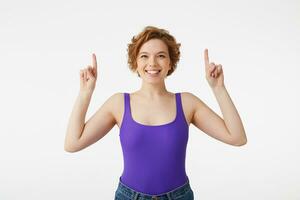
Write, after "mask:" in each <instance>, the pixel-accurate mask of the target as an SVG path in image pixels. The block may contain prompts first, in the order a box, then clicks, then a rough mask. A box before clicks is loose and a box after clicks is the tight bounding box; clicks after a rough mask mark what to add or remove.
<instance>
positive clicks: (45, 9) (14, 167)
mask: <svg viewBox="0 0 300 200" xmlns="http://www.w3.org/2000/svg"><path fill="white" fill-rule="evenodd" d="M283 2H284V3H283ZM0 25H1V26H0V67H1V77H0V92H1V99H0V102H1V103H0V120H1V130H0V134H1V140H0V199H1V200H17V199H28V200H29V199H30V200H40V199H43V200H52V199H72V200H82V199H89V200H99V199H113V198H114V192H115V190H116V188H117V184H118V180H119V176H120V175H121V173H122V170H123V160H122V159H123V158H122V149H121V145H120V142H119V136H118V133H119V129H118V127H117V126H115V127H114V128H113V129H112V130H111V131H110V132H109V133H108V134H107V135H106V136H105V137H104V138H102V139H101V140H99V141H98V142H97V143H95V144H93V145H91V146H89V147H87V148H86V149H84V150H82V151H79V152H77V153H73V154H72V153H68V152H65V151H64V148H63V147H64V137H65V132H66V127H67V122H68V118H69V115H70V113H71V110H72V107H73V104H74V102H75V99H76V97H77V94H78V91H79V70H80V69H81V68H84V67H86V65H88V64H90V63H91V54H92V53H93V52H94V53H95V54H96V55H97V58H98V64H99V68H98V70H99V79H98V81H97V86H96V89H95V92H94V94H93V97H92V100H91V103H90V107H89V109H88V112H87V116H86V120H87V119H88V118H89V117H90V116H91V115H92V114H93V113H94V112H95V111H96V110H97V109H98V108H99V107H100V106H101V105H102V104H103V103H104V101H105V100H106V99H107V98H108V97H109V96H111V95H112V94H114V93H116V92H133V91H135V90H137V89H139V87H140V84H141V80H140V79H139V78H138V77H137V75H136V74H133V73H132V72H131V71H130V70H129V68H128V66H127V54H126V53H127V51H126V50H127V44H128V43H129V42H130V39H131V38H132V37H133V36H134V35H136V34H137V33H138V32H140V31H142V29H143V28H144V27H145V26H147V25H154V26H157V27H160V28H165V29H167V30H169V31H170V33H171V34H173V35H174V36H175V37H176V39H177V41H178V42H180V43H181V44H182V48H181V52H182V56H181V60H180V62H179V64H178V68H177V70H176V71H175V72H174V73H173V75H172V76H171V77H168V78H167V79H166V85H167V88H168V90H169V91H171V92H183V91H188V92H192V93H193V94H195V95H197V96H198V97H199V98H200V99H202V100H203V101H204V102H205V103H207V104H208V105H209V106H210V107H211V108H212V109H213V110H214V111H215V112H217V113H218V114H220V115H221V112H220V109H219V106H218V104H217V101H216V99H215V97H214V96H213V93H212V91H211V89H210V87H209V85H208V83H207V82H206V79H205V75H204V62H203V50H204V48H208V50H209V56H210V61H213V62H215V63H218V64H222V65H223V70H224V76H225V86H226V87H227V90H228V92H229V94H230V96H231V98H232V100H233V102H234V103H235V106H236V108H237V109H238V111H239V113H240V116H241V118H242V121H243V123H244V127H245V130H246V134H247V137H248V143H247V144H246V145H245V146H241V147H234V146H230V145H227V144H225V143H222V142H220V141H218V140H215V139H213V138H211V137H209V136H208V135H207V134H205V133H203V132H201V131H200V130H199V129H197V128H196V127H195V126H193V125H191V126H190V133H189V134H190V137H189V143H188V147H187V157H186V170H187V174H188V176H189V178H190V184H191V187H192V189H193V191H194V195H195V199H196V200H198V199H199V200H200V199H203V200H204V199H205V200H218V199H228V200H229V199H230V200H240V199H243V200H252V199H255V200H266V199H272V200H286V199H287V200H296V199H300V171H299V163H300V156H299V145H300V137H299V134H300V131H299V127H298V126H299V116H298V115H299V112H300V109H299V104H298V103H299V100H300V99H299V91H300V90H299V86H300V83H299V82H300V81H299V67H300V66H299V61H300V60H299V53H300V37H299V36H300V3H299V1H296V0H294V1H293V0H290V1H278V0H277V1H274V0H272V1H271V0H269V1H260V0H254V1H253V0H252V1H232V0H231V1H212V0H210V1H187V0H186V1H180V3H176V2H174V1H171V0H169V1H155V0H152V1H128V2H127V1H126V2H125V1H119V2H117V1H110V2H108V1H99V0H98V1H89V0H87V1H84V2H83V1H82V2H75V1H69V2H67V1H65V2H63V1H58V0H57V1H48V2H45V1H33V0H29V1H18V2H17V1H6V2H5V1H2V2H1V6H0Z"/></svg>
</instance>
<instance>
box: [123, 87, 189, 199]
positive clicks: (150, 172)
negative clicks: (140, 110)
mask: <svg viewBox="0 0 300 200" xmlns="http://www.w3.org/2000/svg"><path fill="white" fill-rule="evenodd" d="M124 97H125V98H124V102H125V108H124V114H123V121H122V124H121V127H120V134H119V136H120V142H121V146H122V151H123V161H124V169H123V173H122V175H121V177H120V181H121V182H122V183H124V184H125V185H127V186H128V187H130V188H132V189H134V190H135V191H138V192H141V193H144V194H149V195H157V194H162V193H165V192H169V191H171V190H173V189H175V188H177V187H179V186H181V185H183V184H184V183H186V182H187V181H188V176H187V175H186V171H185V155H186V146H187V142H188V133H189V127H188V124H187V122H186V120H185V116H184V113H183V109H182V104H181V96H180V93H176V94H175V97H176V98H175V99H176V118H175V120H173V121H172V122H169V123H167V124H162V125H156V126H155V125H143V124H141V123H139V122H136V121H135V120H134V119H133V118H132V115H131V109H130V95H129V93H124Z"/></svg>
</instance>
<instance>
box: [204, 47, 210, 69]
mask: <svg viewBox="0 0 300 200" xmlns="http://www.w3.org/2000/svg"><path fill="white" fill-rule="evenodd" d="M204 62H205V66H206V67H208V66H209V58H208V49H205V50H204Z"/></svg>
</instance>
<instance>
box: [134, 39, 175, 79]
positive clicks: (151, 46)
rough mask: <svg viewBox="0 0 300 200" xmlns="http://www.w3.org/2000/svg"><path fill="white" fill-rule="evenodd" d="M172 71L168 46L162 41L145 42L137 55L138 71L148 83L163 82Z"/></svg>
mask: <svg viewBox="0 0 300 200" xmlns="http://www.w3.org/2000/svg"><path fill="white" fill-rule="evenodd" d="M170 69H171V65H170V56H169V51H168V47H167V45H166V44H165V43H164V42H163V41H162V40H160V39H151V40H149V41H147V42H145V43H144V44H143V45H142V46H141V48H140V51H139V53H138V55H137V70H138V73H139V74H140V77H141V78H142V79H144V80H146V81H151V82H153V81H154V82H156V81H161V80H163V79H164V78H165V77H166V76H167V74H168V71H169V70H170Z"/></svg>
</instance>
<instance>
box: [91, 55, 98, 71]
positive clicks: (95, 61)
mask: <svg viewBox="0 0 300 200" xmlns="http://www.w3.org/2000/svg"><path fill="white" fill-rule="evenodd" d="M92 57H93V59H92V60H93V61H92V66H93V68H95V69H96V70H97V59H96V55H95V54H94V53H93V56H92Z"/></svg>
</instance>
